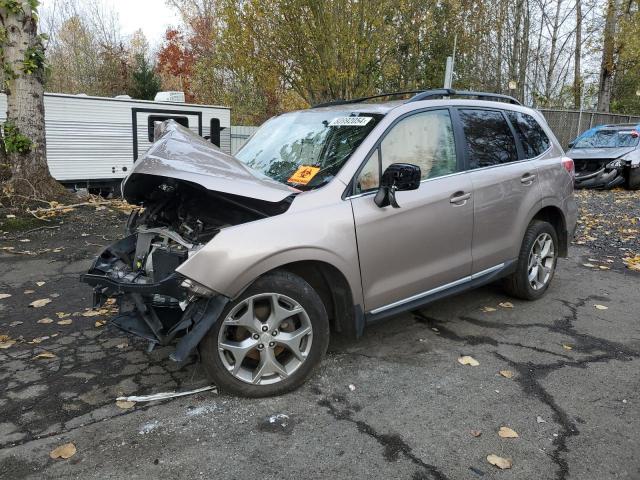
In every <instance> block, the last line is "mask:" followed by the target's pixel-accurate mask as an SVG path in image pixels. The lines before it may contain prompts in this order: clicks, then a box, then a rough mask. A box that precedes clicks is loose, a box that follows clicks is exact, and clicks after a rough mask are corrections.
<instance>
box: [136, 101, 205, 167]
mask: <svg viewBox="0 0 640 480" xmlns="http://www.w3.org/2000/svg"><path fill="white" fill-rule="evenodd" d="M131 115H132V128H133V161H134V162H135V161H136V160H137V159H138V157H139V156H140V155H142V154H143V153H144V152H146V151H147V149H148V148H149V147H150V146H151V143H152V142H153V130H154V126H155V123H156V122H164V121H165V120H169V119H173V120H175V121H176V122H178V123H179V124H180V125H182V126H184V127H187V128H189V129H190V130H191V131H193V132H194V133H197V134H198V135H200V136H202V112H199V111H197V110H171V109H162V108H133V109H131Z"/></svg>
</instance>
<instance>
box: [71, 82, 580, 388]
mask: <svg viewBox="0 0 640 480" xmlns="http://www.w3.org/2000/svg"><path fill="white" fill-rule="evenodd" d="M386 96H388V95H382V96H381V97H386ZM375 98H377V97H368V98H362V99H357V100H352V101H338V102H333V103H329V104H325V105H320V106H317V107H316V108H311V109H308V110H303V111H297V112H291V113H286V114H283V115H280V116H278V117H275V118H272V119H271V120H269V121H268V122H266V123H265V124H264V125H263V126H262V127H261V128H260V129H259V130H258V131H257V132H256V133H255V134H254V135H253V136H252V137H251V139H250V140H249V141H248V142H247V143H246V144H245V145H244V147H243V148H242V149H241V150H240V151H239V152H238V153H237V156H236V157H232V156H230V155H228V154H226V153H224V152H222V151H221V150H219V149H217V148H215V147H214V146H212V145H211V143H210V142H207V141H206V140H204V139H203V138H201V137H198V136H197V135H195V134H194V133H193V132H190V131H189V130H187V129H185V128H183V127H181V126H180V125H178V124H177V123H176V122H173V121H171V120H169V121H167V122H164V123H163V124H160V125H159V126H158V134H157V136H156V138H157V141H156V142H155V143H154V144H153V145H152V146H151V148H150V149H149V150H148V151H147V152H146V153H145V154H144V155H142V157H141V158H140V159H139V160H138V161H137V162H136V163H135V164H134V167H133V170H132V172H131V173H130V174H129V176H128V177H127V178H126V179H125V181H124V182H123V187H122V190H123V195H124V197H125V198H126V199H127V200H128V201H129V202H131V203H133V204H137V205H141V206H143V207H144V210H143V211H138V212H136V213H134V214H133V215H132V217H131V219H130V222H129V224H128V228H127V235H126V237H125V238H123V239H122V240H119V241H117V242H115V243H114V244H112V245H111V246H109V247H107V248H106V249H105V250H104V252H103V253H102V254H101V255H100V256H99V258H98V259H96V261H95V262H94V264H93V266H92V267H91V268H90V270H89V272H88V273H87V274H85V275H84V276H83V280H84V281H85V282H87V283H88V284H90V285H92V286H93V287H94V289H95V304H96V305H100V304H102V303H103V302H104V301H105V300H106V299H107V298H109V297H116V298H117V299H118V303H119V305H120V315H119V316H118V317H116V318H115V319H113V323H114V324H115V325H117V326H118V327H120V328H121V329H123V330H126V331H128V332H131V333H134V334H136V335H139V336H142V337H144V338H147V339H148V340H150V341H151V342H152V344H154V345H155V344H161V345H166V344H169V343H171V342H172V341H174V340H175V339H178V343H177V346H176V350H175V352H174V353H173V354H172V359H174V360H176V361H183V360H185V359H186V358H187V357H188V356H189V355H190V354H191V353H192V351H193V350H194V349H195V348H196V347H198V346H199V351H200V355H201V359H202V362H203V364H204V368H205V370H206V372H207V373H208V374H209V375H210V377H211V378H212V380H213V381H214V382H215V383H216V384H217V385H218V386H219V387H220V388H221V389H222V390H226V391H229V392H232V393H235V394H239V395H246V396H265V395H274V394H279V393H283V392H286V391H289V390H292V389H294V388H296V387H297V386H299V385H301V384H302V382H304V380H305V379H306V378H307V377H308V376H309V375H310V373H311V371H312V370H313V368H314V367H316V366H317V365H318V363H319V362H320V360H321V359H322V357H323V355H324V354H325V352H326V349H327V346H328V343H329V335H330V332H331V333H332V334H334V335H349V336H356V337H357V336H359V335H361V334H362V332H363V329H364V327H365V325H367V324H371V323H373V322H376V321H379V320H381V319H384V318H387V317H390V316H393V315H396V314H398V313H400V312H403V311H407V310H411V309H415V308H418V307H420V306H422V305H425V304H427V303H429V302H432V301H434V300H437V299H440V298H443V297H445V296H447V295H453V294H456V293H459V292H461V291H464V290H467V289H470V288H474V287H478V286H480V285H483V284H486V283H489V282H493V281H496V280H502V281H503V283H504V286H505V288H506V290H507V292H509V293H510V294H512V295H514V296H516V297H518V298H523V299H527V300H535V299H538V298H540V297H541V296H542V295H543V294H544V293H545V291H546V290H547V288H548V287H549V284H550V283H551V280H552V279H553V276H554V272H555V269H556V261H557V258H558V257H559V256H566V255H567V251H568V245H569V243H570V241H571V238H572V236H573V232H574V229H575V226H576V219H577V208H576V203H575V200H574V198H573V161H572V160H571V159H570V158H567V157H565V156H564V153H563V150H562V148H561V147H560V145H559V144H558V142H557V140H556V138H555V137H554V135H553V133H552V132H551V130H550V129H549V127H548V126H547V124H546V122H545V120H544V118H543V117H542V115H541V114H540V113H538V112H537V111H535V110H531V109H529V108H525V107H523V106H521V105H520V104H519V103H518V102H517V101H516V100H515V99H513V98H511V97H506V96H502V95H494V94H489V93H478V92H456V91H453V90H432V91H429V90H428V91H422V92H418V93H417V94H416V95H414V96H413V97H411V98H410V99H408V100H402V101H387V102H383V103H372V102H371V100H373V99H375Z"/></svg>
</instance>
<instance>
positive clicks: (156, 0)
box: [40, 0, 179, 47]
mask: <svg viewBox="0 0 640 480" xmlns="http://www.w3.org/2000/svg"><path fill="white" fill-rule="evenodd" d="M81 1H86V2H99V3H102V4H103V5H104V6H105V7H108V8H112V9H113V10H115V12H116V13H117V14H118V17H119V19H120V26H121V28H122V33H123V35H127V36H129V35H131V34H132V33H133V32H135V31H136V30H137V29H139V28H141V29H142V31H143V32H144V34H145V36H146V37H147V40H148V41H149V45H150V46H151V47H154V46H156V45H158V44H160V43H161V41H162V36H163V34H164V32H165V31H166V29H167V27H168V26H170V25H177V24H178V23H179V18H178V14H177V13H176V12H175V11H174V10H173V9H172V8H170V7H168V6H167V4H166V3H165V1H164V0H81ZM40 3H41V6H42V7H41V8H51V6H52V5H54V4H55V0H42V1H41V2H40Z"/></svg>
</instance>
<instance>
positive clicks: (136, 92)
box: [129, 53, 160, 100]
mask: <svg viewBox="0 0 640 480" xmlns="http://www.w3.org/2000/svg"><path fill="white" fill-rule="evenodd" d="M159 90H160V77H158V75H156V72H155V70H154V68H153V66H152V65H151V64H150V63H149V61H148V60H147V59H146V57H145V56H144V55H143V54H140V53H138V54H137V55H136V58H135V69H134V70H133V72H131V87H130V89H129V95H131V96H132V97H133V98H137V99H140V100H153V99H154V98H155V96H156V93H158V91H159Z"/></svg>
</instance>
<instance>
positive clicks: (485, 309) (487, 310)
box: [482, 307, 496, 312]
mask: <svg viewBox="0 0 640 480" xmlns="http://www.w3.org/2000/svg"><path fill="white" fill-rule="evenodd" d="M482 311H483V312H495V311H496V309H495V308H493V307H482Z"/></svg>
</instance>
